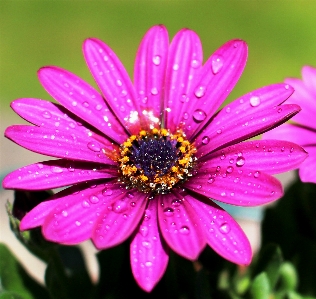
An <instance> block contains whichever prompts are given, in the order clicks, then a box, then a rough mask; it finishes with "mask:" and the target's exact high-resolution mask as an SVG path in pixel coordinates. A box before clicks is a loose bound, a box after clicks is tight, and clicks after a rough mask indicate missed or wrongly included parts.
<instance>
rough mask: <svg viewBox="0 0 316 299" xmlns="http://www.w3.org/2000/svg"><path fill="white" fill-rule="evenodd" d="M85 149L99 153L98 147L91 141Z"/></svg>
mask: <svg viewBox="0 0 316 299" xmlns="http://www.w3.org/2000/svg"><path fill="white" fill-rule="evenodd" d="M87 147H88V149H90V150H92V151H93V152H99V151H101V148H100V146H99V145H98V144H97V143H96V142H93V141H91V142H89V143H88V144H87Z"/></svg>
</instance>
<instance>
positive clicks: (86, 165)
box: [3, 26, 306, 291]
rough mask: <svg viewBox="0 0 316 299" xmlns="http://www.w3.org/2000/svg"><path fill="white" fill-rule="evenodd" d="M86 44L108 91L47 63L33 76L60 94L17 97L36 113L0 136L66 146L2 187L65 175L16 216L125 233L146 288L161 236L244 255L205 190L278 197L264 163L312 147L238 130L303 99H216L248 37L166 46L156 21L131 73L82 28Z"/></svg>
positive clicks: (262, 94)
mask: <svg viewBox="0 0 316 299" xmlns="http://www.w3.org/2000/svg"><path fill="white" fill-rule="evenodd" d="M83 51H84V56H85V59H86V62H87V64H88V67H89V69H90V71H91V73H92V75H93V77H94V79H95V80H96V82H97V84H98V86H99V88H100V90H101V92H102V95H101V94H100V93H99V92H98V91H96V90H95V89H94V88H93V87H91V86H90V85H88V84H87V83H86V82H84V81H83V80H82V79H80V78H79V77H77V76H76V75H74V74H72V73H70V72H68V71H66V70H63V69H61V68H58V67H44V68H42V69H40V70H39V72H38V76H39V80H40V82H41V84H42V85H43V87H44V88H45V89H46V90H47V92H48V93H49V94H50V95H51V96H52V97H53V98H54V99H55V100H56V101H57V102H59V103H60V104H61V105H58V104H54V103H51V102H48V101H43V100H38V99H30V98H28V99H19V100H16V101H14V102H13V103H12V108H13V109H14V111H15V112H16V113H18V114H19V115H20V116H21V117H23V118H24V119H26V120H27V121H29V122H31V123H32V124H34V125H35V126H28V125H14V126H11V127H9V128H8V129H7V130H6V132H5V135H6V136H7V137H8V138H10V139H11V140H13V141H14V142H16V143H17V144H19V145H21V146H23V147H25V148H27V149H29V150H32V151H35V152H38V153H41V154H44V155H49V156H53V157H56V158H60V159H58V160H51V161H45V162H42V163H36V164H33V165H29V166H25V167H22V168H21V169H18V170H16V171H14V172H12V173H10V174H9V175H8V176H7V177H6V178H5V180H4V182H3V186H4V187H5V188H11V189H27V190H42V189H51V188H56V187H64V186H70V185H72V186H71V187H69V188H68V189H66V190H63V191H61V192H59V193H57V194H55V195H54V196H53V197H52V199H51V200H49V201H45V202H42V203H41V204H39V205H38V206H36V207H35V208H34V209H33V210H31V211H30V212H29V213H28V214H27V215H26V216H25V217H24V218H23V219H22V221H21V226H20V227H21V229H22V230H27V229H31V228H34V227H37V226H41V227H42V232H43V235H44V236H45V238H46V239H48V240H51V241H54V242H58V243H62V244H77V243H79V242H82V241H84V240H87V239H92V241H93V243H94V244H95V246H96V247H97V248H98V249H105V248H109V247H112V246H115V245H117V244H119V243H121V242H123V241H124V240H126V239H127V238H129V237H131V246H130V258H131V267H132V271H133V274H134V277H135V279H136V281H137V283H138V284H139V285H140V287H141V288H143V289H144V290H146V291H150V290H152V288H153V287H154V286H155V285H156V284H157V282H158V281H159V280H160V278H161V277H162V275H163V273H164V271H165V269H166V266H167V263H168V251H169V249H172V250H174V251H175V252H176V253H178V254H179V255H181V256H183V257H185V258H187V259H190V260H195V259H197V257H198V256H199V254H200V252H201V251H202V250H203V248H204V247H205V245H206V244H208V245H210V246H211V247H212V248H213V249H214V250H215V251H216V252H217V253H218V254H219V255H221V256H223V257H224V258H226V259H227V260H229V261H231V262H233V263H237V264H244V265H248V264H249V263H250V262H251V256H252V253H251V248H250V245H249V242H248V240H247V238H246V236H245V234H244V233H243V231H242V230H241V228H240V227H239V225H238V224H237V223H236V221H235V220H234V219H233V218H232V217H231V216H230V215H229V214H228V213H227V212H225V211H224V210H223V209H222V208H220V207H219V206H218V205H217V204H216V203H215V202H213V201H212V200H210V199H209V198H210V197H211V198H214V199H216V200H218V201H221V202H224V203H228V204H233V205H239V206H256V205H262V204H265V203H268V202H271V201H274V200H276V199H278V198H279V197H281V196H282V192H283V191H282V186H281V184H280V182H279V181H278V180H277V179H275V178H274V177H272V176H271V174H275V173H279V172H283V171H287V170H289V169H293V168H296V167H298V165H299V164H300V163H301V162H302V161H303V160H304V159H305V157H306V153H305V152H304V150H303V149H302V148H301V147H299V146H297V145H296V144H293V143H290V142H287V141H267V140H265V141H259V140H257V141H245V140H246V139H249V138H251V137H253V136H256V135H258V134H260V133H263V132H265V131H267V130H270V129H272V128H274V127H276V126H278V125H279V124H281V123H283V122H285V121H286V120H288V119H289V118H291V117H292V116H293V115H295V114H296V113H297V112H299V110H300V107H299V106H297V105H295V104H283V102H284V101H285V100H286V99H287V98H288V97H289V96H290V95H291V94H292V92H293V89H292V88H291V87H290V86H289V85H285V84H275V85H270V86H267V87H263V88H260V89H258V90H255V91H253V92H251V93H248V94H246V95H244V96H242V97H241V98H239V99H237V100H235V101H233V102H232V103H230V104H229V105H227V106H226V107H225V108H223V109H221V110H219V111H218V109H219V107H220V105H221V104H222V103H223V101H224V100H225V99H226V98H227V96H228V94H229V93H230V92H231V90H232V89H233V87H234V86H235V84H236V82H237V81H238V79H239V77H240V75H241V73H242V71H243V69H244V66H245V64H246V60H247V45H246V43H245V42H243V41H241V40H232V41H229V42H227V43H226V44H224V45H223V46H222V47H220V48H219V49H218V50H217V51H216V52H215V53H214V54H213V55H212V56H211V57H210V58H209V59H208V60H207V61H206V62H205V64H203V63H202V61H203V57H202V47H201V43H200V40H199V38H198V36H197V35H196V34H195V33H194V32H193V31H191V30H188V29H183V30H180V31H179V32H178V33H177V34H176V36H175V37H174V38H173V40H172V42H171V44H170V45H169V42H168V33H167V31H166V29H165V28H164V27H163V26H155V27H153V28H151V29H150V30H149V31H148V32H147V34H146V35H145V37H144V38H143V40H142V42H141V44H140V47H139V50H138V52H137V56H136V62H135V71H134V83H132V82H131V80H130V79H129V77H128V74H127V72H126V70H125V69H124V67H123V65H122V64H121V62H120V61H119V59H118V58H117V56H116V55H115V54H114V52H113V51H112V50H111V49H110V48H109V47H108V46H107V45H106V44H104V43H103V42H102V41H100V40H98V39H94V38H93V39H87V40H86V41H85V42H84V46H83ZM244 141H245V142H244Z"/></svg>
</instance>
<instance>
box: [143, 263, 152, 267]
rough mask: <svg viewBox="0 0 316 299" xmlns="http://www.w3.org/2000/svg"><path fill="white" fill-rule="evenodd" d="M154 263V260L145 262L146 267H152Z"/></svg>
mask: <svg viewBox="0 0 316 299" xmlns="http://www.w3.org/2000/svg"><path fill="white" fill-rule="evenodd" d="M152 265H153V263H152V262H146V263H145V266H146V267H151V266H152Z"/></svg>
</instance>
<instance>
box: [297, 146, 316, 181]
mask: <svg viewBox="0 0 316 299" xmlns="http://www.w3.org/2000/svg"><path fill="white" fill-rule="evenodd" d="M305 149H306V151H307V152H308V154H309V157H307V159H306V160H305V161H304V162H303V163H302V164H301V166H300V171H299V175H300V178H301V180H302V181H303V182H306V183H308V182H309V183H316V175H315V173H316V146H315V145H314V146H313V147H312V146H307V147H305Z"/></svg>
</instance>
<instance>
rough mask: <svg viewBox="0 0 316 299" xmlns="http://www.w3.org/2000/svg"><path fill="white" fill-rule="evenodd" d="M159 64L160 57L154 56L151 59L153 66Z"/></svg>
mask: <svg viewBox="0 0 316 299" xmlns="http://www.w3.org/2000/svg"><path fill="white" fill-rule="evenodd" d="M160 62H161V57H160V56H159V55H155V56H154V57H153V64H154V65H159V64H160Z"/></svg>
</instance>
